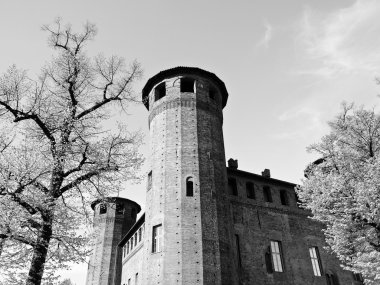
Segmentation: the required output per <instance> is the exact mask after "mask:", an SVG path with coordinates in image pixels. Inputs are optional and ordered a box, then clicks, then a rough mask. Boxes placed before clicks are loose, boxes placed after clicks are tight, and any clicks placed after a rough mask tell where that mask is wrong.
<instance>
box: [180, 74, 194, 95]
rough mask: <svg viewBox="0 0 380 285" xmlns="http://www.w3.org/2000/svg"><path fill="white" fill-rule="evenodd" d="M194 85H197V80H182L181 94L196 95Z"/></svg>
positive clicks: (184, 78)
mask: <svg viewBox="0 0 380 285" xmlns="http://www.w3.org/2000/svg"><path fill="white" fill-rule="evenodd" d="M194 83H195V80H194V79H192V78H186V77H183V78H181V92H189V93H195V92H194Z"/></svg>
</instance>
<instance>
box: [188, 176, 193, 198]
mask: <svg viewBox="0 0 380 285" xmlns="http://www.w3.org/2000/svg"><path fill="white" fill-rule="evenodd" d="M186 196H189V197H192V196H194V182H193V178H192V177H189V178H187V179H186Z"/></svg>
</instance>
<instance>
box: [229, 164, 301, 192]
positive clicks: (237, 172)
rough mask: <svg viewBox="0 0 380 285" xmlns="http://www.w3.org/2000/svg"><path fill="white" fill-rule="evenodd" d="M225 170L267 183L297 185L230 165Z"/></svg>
mask: <svg viewBox="0 0 380 285" xmlns="http://www.w3.org/2000/svg"><path fill="white" fill-rule="evenodd" d="M227 172H230V173H233V174H235V175H238V176H243V177H251V178H253V179H257V180H262V181H267V182H268V183H270V182H272V183H278V184H284V185H287V186H290V187H295V186H297V184H294V183H291V182H287V181H283V180H279V179H274V178H270V177H265V176H262V175H259V174H256V173H251V172H246V171H243V170H239V169H233V168H230V167H227Z"/></svg>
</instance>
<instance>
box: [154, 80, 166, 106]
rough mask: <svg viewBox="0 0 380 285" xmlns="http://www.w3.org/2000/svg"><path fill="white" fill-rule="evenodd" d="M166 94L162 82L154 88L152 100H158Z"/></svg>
mask: <svg viewBox="0 0 380 285" xmlns="http://www.w3.org/2000/svg"><path fill="white" fill-rule="evenodd" d="M165 95H166V84H165V82H162V83H160V84H158V85H157V86H156V88H154V101H158V100H160V99H161V98H163V97H165Z"/></svg>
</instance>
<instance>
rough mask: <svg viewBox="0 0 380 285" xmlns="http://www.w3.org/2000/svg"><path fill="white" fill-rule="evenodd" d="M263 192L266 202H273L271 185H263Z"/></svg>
mask: <svg viewBox="0 0 380 285" xmlns="http://www.w3.org/2000/svg"><path fill="white" fill-rule="evenodd" d="M263 194H264V201H265V202H270V203H272V202H273V199H272V193H271V191H270V187H269V186H264V187H263Z"/></svg>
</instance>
